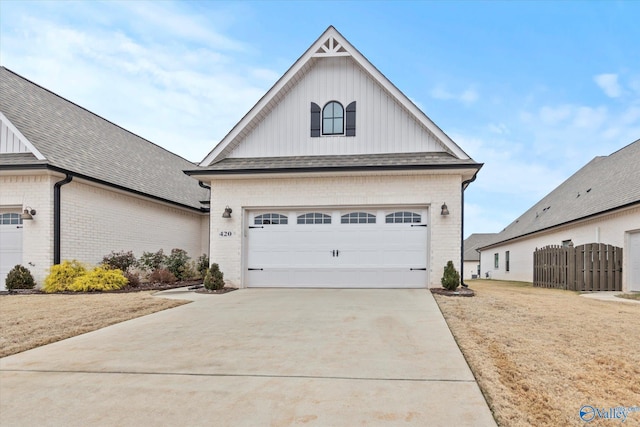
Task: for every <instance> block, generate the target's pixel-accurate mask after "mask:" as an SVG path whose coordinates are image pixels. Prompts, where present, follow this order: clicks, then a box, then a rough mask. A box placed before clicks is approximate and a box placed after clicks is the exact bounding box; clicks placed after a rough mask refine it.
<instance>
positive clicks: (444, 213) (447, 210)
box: [440, 203, 449, 216]
mask: <svg viewBox="0 0 640 427" xmlns="http://www.w3.org/2000/svg"><path fill="white" fill-rule="evenodd" d="M441 209H442V210H441V211H440V215H443V216H444V215H449V208H448V207H447V204H446V203H444V204H443V205H442V208H441Z"/></svg>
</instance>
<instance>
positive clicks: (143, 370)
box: [0, 289, 495, 427]
mask: <svg viewBox="0 0 640 427" xmlns="http://www.w3.org/2000/svg"><path fill="white" fill-rule="evenodd" d="M165 296H168V297H177V298H187V299H192V300H194V302H193V303H191V304H188V305H185V306H181V307H178V308H174V309H171V310H167V311H163V312H159V313H155V314H152V315H149V316H145V317H141V318H138V319H134V320H131V321H127V322H123V323H120V324H117V325H114V326H110V327H108V328H105V329H102V330H99V331H95V332H91V333H88V334H85V335H81V336H78V337H74V338H71V339H68V340H65V341H61V342H58V343H54V344H50V345H47V346H44V347H40V348H37V349H34V350H30V351H27V352H24V353H21V354H17V355H14V356H9V357H5V358H3V359H0V371H1V372H0V424H1V425H3V426H4V425H6V426H20V425H25V426H26V425H39V426H44V425H56V426H88V425H113V426H154V425H155V426H165V425H166V426H169V425H170V426H200V425H202V426H251V427H256V426H289V425H308V426H358V425H360V426H375V425H385V426H387V425H403V426H404V425H416V426H453V425H455V426H494V425H495V422H494V420H493V418H492V416H491V413H490V411H489V409H488V406H487V404H486V402H485V400H484V398H483V396H482V394H481V392H480V390H479V388H478V385H477V384H476V382H475V380H474V378H473V375H472V374H471V371H470V370H469V368H468V366H467V364H466V362H465V360H464V358H463V357H462V354H461V353H460V350H459V349H458V347H457V345H456V343H455V341H454V339H453V337H452V336H451V333H450V331H449V328H448V327H447V325H446V323H445V321H444V319H443V317H442V315H441V313H440V311H439V309H438V307H437V305H436V303H435V301H434V299H433V297H432V296H431V293H430V292H428V291H426V290H415V289H414V290H346V289H331V290H329V289H327V290H321V289H243V290H239V291H235V292H231V293H228V294H225V295H198V294H194V293H192V292H181V291H173V292H169V293H165Z"/></svg>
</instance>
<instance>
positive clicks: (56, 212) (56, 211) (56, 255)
mask: <svg viewBox="0 0 640 427" xmlns="http://www.w3.org/2000/svg"><path fill="white" fill-rule="evenodd" d="M72 179H73V176H72V175H70V174H67V176H66V177H65V179H63V180H62V181H58V182H56V183H55V184H54V186H53V264H54V265H56V264H60V187H62V186H63V185H65V184H68V183H70V182H71V180H72Z"/></svg>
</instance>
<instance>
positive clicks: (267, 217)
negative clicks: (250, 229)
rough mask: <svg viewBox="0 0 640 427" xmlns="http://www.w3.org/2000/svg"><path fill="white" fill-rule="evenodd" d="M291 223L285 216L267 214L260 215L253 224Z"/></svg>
mask: <svg viewBox="0 0 640 427" xmlns="http://www.w3.org/2000/svg"><path fill="white" fill-rule="evenodd" d="M288 222H289V219H288V218H287V217H286V216H285V215H281V214H277V213H266V214H262V215H258V216H257V217H255V218H254V220H253V223H254V224H255V225H268V224H271V225H284V224H287V223H288Z"/></svg>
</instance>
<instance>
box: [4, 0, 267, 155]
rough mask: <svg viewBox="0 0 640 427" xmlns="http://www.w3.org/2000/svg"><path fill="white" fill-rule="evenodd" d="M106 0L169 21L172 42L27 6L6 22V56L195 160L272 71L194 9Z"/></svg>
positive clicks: (138, 17) (142, 19) (23, 70)
mask: <svg viewBox="0 0 640 427" xmlns="http://www.w3.org/2000/svg"><path fill="white" fill-rule="evenodd" d="M162 4H163V5H164V3H162ZM107 5H108V6H109V7H114V8H115V7H123V8H125V11H133V12H134V14H135V17H134V18H133V20H134V21H136V24H137V25H140V26H159V25H162V23H163V22H164V20H165V19H166V20H168V21H171V22H173V24H172V25H168V26H166V28H163V31H162V34H163V37H166V38H167V39H171V42H170V43H167V42H166V40H164V39H163V40H158V39H153V40H147V39H145V38H141V37H139V36H138V35H137V34H136V33H135V31H133V30H130V29H128V28H126V26H125V24H122V25H118V23H115V24H112V26H111V27H106V28H105V27H104V26H98V25H96V26H94V25H91V23H89V25H86V26H77V25H76V26H74V27H73V28H71V27H68V26H66V25H65V24H62V23H58V22H54V21H53V20H50V19H46V18H44V17H43V18H40V17H38V16H37V15H29V16H28V17H23V18H22V19H21V21H20V22H19V23H18V24H19V25H18V27H19V28H18V27H16V29H14V30H13V31H12V30H11V29H8V28H3V34H2V44H1V46H2V49H1V51H2V63H3V65H4V66H6V67H7V68H9V69H11V70H13V71H15V72H17V73H19V74H21V75H23V76H24V77H26V78H28V79H30V80H32V81H35V82H36V83H38V84H40V85H42V86H44V87H46V88H48V89H50V90H52V91H54V92H56V93H58V94H59V95H61V96H63V97H65V98H67V99H70V100H71V101H73V102H76V103H77V104H79V105H82V106H83V107H85V108H87V109H89V110H91V111H93V112H95V113H96V114H98V115H101V116H103V117H105V118H106V119H108V120H111V121H113V122H115V123H118V124H119V125H120V126H123V127H124V128H126V129H128V130H130V131H132V132H134V133H136V134H138V135H140V136H142V137H144V138H147V139H149V140H151V141H153V142H155V143H157V144H159V145H161V146H163V147H165V148H167V149H168V150H171V151H173V152H175V153H177V154H179V155H181V156H183V157H185V158H187V159H189V160H191V161H199V160H201V159H202V158H203V157H204V156H205V155H206V154H207V153H208V152H209V151H210V150H211V149H212V148H213V147H214V145H215V144H216V143H217V142H218V141H219V140H220V139H221V138H222V137H223V136H224V135H225V134H226V133H227V132H228V131H229V130H230V129H231V127H232V126H233V125H234V124H235V123H236V122H237V120H238V119H239V118H240V117H242V116H243V115H244V114H245V113H246V112H247V111H248V110H249V109H250V108H251V107H252V106H253V104H254V103H255V102H257V101H258V99H260V97H261V96H262V95H263V94H264V93H265V91H266V90H267V89H268V87H269V85H271V84H273V83H274V82H275V80H276V79H277V77H278V76H279V73H278V72H276V71H274V70H269V69H268V68H265V67H264V66H261V67H254V66H252V65H251V64H249V63H247V62H246V61H248V60H249V59H247V56H249V55H248V54H246V53H243V55H231V54H230V53H229V51H230V50H236V51H237V50H242V49H243V44H242V43H241V42H236V41H234V40H232V39H229V38H227V37H224V36H221V35H220V34H217V33H216V32H215V31H213V30H210V29H207V28H205V27H204V26H203V25H202V23H201V22H200V21H199V19H198V17H193V16H190V15H185V14H182V15H180V16H171V19H169V17H167V16H164V17H163V15H162V13H165V14H166V13H167V10H165V9H167V8H165V9H158V10H155V9H156V8H150V7H148V5H146V7H144V8H143V7H137V6H136V5H131V4H130V2H125V3H108V4H107ZM148 9H154V10H153V11H150V10H148ZM174 18H175V20H173V19H174ZM112 19H115V18H114V17H112ZM131 19H132V18H131V17H127V18H126V20H127V23H129V22H130V21H129V20H131ZM175 23H180V25H175ZM183 26H186V27H190V29H186V28H182V27H183ZM158 32H159V31H154V32H153V33H158ZM194 40H195V42H194ZM231 70H233V71H231Z"/></svg>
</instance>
